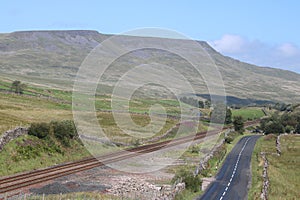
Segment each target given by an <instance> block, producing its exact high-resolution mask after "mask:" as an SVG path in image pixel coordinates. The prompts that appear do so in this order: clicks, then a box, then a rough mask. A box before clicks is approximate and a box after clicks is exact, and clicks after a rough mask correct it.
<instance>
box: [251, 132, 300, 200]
mask: <svg viewBox="0 0 300 200" xmlns="http://www.w3.org/2000/svg"><path fill="white" fill-rule="evenodd" d="M275 141H276V136H274V135H268V136H264V137H262V138H260V139H259V140H258V141H257V143H256V146H255V149H254V152H253V155H252V161H251V165H252V187H251V189H250V191H249V199H260V192H261V189H262V169H263V161H262V158H261V156H260V152H266V153H267V154H266V155H267V159H268V161H269V167H268V176H269V181H270V187H269V191H268V198H269V199H278V200H281V199H282V200H283V199H299V198H300V193H299V186H300V176H299V172H300V169H299V167H300V157H299V155H300V136H299V135H298V136H297V135H287V136H282V137H281V139H280V143H281V151H282V154H281V156H278V155H277V154H276V148H275Z"/></svg>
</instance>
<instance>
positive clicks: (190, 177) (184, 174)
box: [173, 169, 202, 192]
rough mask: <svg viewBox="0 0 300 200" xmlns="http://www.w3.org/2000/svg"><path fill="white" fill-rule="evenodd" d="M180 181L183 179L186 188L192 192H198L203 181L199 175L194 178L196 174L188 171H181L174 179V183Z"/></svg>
mask: <svg viewBox="0 0 300 200" xmlns="http://www.w3.org/2000/svg"><path fill="white" fill-rule="evenodd" d="M178 179H182V182H184V183H185V188H186V189H188V190H191V191H192V192H198V191H199V189H200V187H201V184H202V181H201V179H200V177H199V176H198V175H196V176H194V174H193V173H192V172H191V171H189V170H186V169H180V170H179V171H178V172H177V173H176V174H175V177H174V178H173V182H175V181H177V180H178Z"/></svg>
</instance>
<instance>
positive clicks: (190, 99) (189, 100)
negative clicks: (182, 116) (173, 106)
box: [180, 96, 204, 108]
mask: <svg viewBox="0 0 300 200" xmlns="http://www.w3.org/2000/svg"><path fill="white" fill-rule="evenodd" d="M180 101H182V102H183V103H186V104H188V105H191V106H193V107H196V108H204V102H203V101H199V100H198V99H194V98H193V97H185V96H184V97H181V98H180Z"/></svg>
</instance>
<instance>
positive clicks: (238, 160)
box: [220, 137, 250, 200]
mask: <svg viewBox="0 0 300 200" xmlns="http://www.w3.org/2000/svg"><path fill="white" fill-rule="evenodd" d="M249 140H250V137H249V138H248V139H247V140H246V142H245V144H244V146H243V148H242V149H241V151H240V153H239V157H238V159H237V161H236V163H235V167H234V169H233V172H232V174H231V178H230V180H229V183H228V184H227V187H226V188H225V191H224V192H223V194H222V196H221V197H220V200H222V199H223V198H224V196H225V195H226V192H227V190H228V189H229V186H230V184H231V182H232V179H233V177H234V175H235V172H236V169H237V166H238V164H239V162H240V158H241V156H242V152H243V151H244V149H245V147H246V145H247V143H248V141H249Z"/></svg>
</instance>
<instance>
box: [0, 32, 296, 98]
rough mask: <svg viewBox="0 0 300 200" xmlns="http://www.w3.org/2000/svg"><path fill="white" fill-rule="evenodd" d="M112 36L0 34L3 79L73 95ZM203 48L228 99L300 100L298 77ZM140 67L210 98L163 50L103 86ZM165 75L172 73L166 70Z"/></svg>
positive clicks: (119, 67) (119, 70)
mask: <svg viewBox="0 0 300 200" xmlns="http://www.w3.org/2000/svg"><path fill="white" fill-rule="evenodd" d="M108 37H109V35H104V34H100V33H98V32H96V31H26V32H14V33H9V34H0V76H2V77H11V78H12V79H20V80H23V81H26V80H27V81H28V80H29V79H30V81H31V82H34V83H36V84H42V85H44V86H49V87H56V88H64V89H66V88H67V89H69V90H70V89H71V87H72V83H73V81H74V78H75V76H76V73H77V70H78V68H79V66H80V65H81V63H82V61H83V60H84V58H85V57H86V56H87V55H88V53H89V52H90V51H91V50H92V49H93V48H94V47H95V46H97V45H98V44H99V42H101V41H103V40H105V39H106V38H108ZM132 38H133V37H125V36H124V37H123V42H124V43H129V42H131V41H132ZM147 39H149V38H147ZM151 40H152V41H153V43H157V42H159V43H163V44H165V45H169V46H171V45H172V44H173V43H174V41H176V42H177V44H181V45H179V46H178V45H177V46H176V48H185V47H184V45H185V44H186V41H185V40H171V39H159V38H151ZM199 44H200V45H201V46H202V47H203V49H205V51H206V52H207V53H208V54H209V55H210V56H211V59H212V60H211V61H213V62H215V64H216V65H217V66H218V68H219V71H220V73H221V75H222V77H223V80H224V83H225V88H226V92H227V95H230V96H235V97H239V98H244V99H249V98H251V99H260V100H271V101H285V102H297V101H300V96H299V95H298V94H299V92H300V83H299V81H298V80H299V79H300V75H299V74H297V73H293V72H289V71H285V70H280V69H272V68H263V67H257V66H254V65H250V64H247V63H243V62H240V61H238V60H234V59H232V58H229V57H225V56H223V55H221V54H220V53H218V52H216V51H215V50H214V49H212V48H211V47H210V46H209V45H208V44H207V43H206V42H199ZM174 48H175V47H174ZM184 51H185V52H187V53H191V54H192V53H193V51H194V50H193V49H192V48H191V49H185V50H184ZM203 60H206V61H205V62H203V63H202V64H203V66H202V67H201V69H199V70H200V71H201V70H202V72H203V71H209V70H210V69H211V68H210V67H211V65H214V63H213V62H211V63H207V61H208V60H210V58H204V59H203ZM132 62H133V63H132ZM136 63H140V64H142V63H143V64H144V63H161V64H165V65H168V66H172V67H173V68H174V69H176V70H177V71H178V72H179V73H181V74H182V75H184V76H185V77H186V78H187V79H188V80H189V82H191V83H192V84H193V85H194V86H195V88H196V92H197V93H199V94H207V93H208V91H207V88H206V85H205V82H204V80H203V78H201V76H200V75H198V74H197V73H195V70H193V68H192V67H191V66H190V64H189V63H188V62H187V61H185V60H183V59H181V58H180V57H179V56H177V55H175V54H172V53H170V52H163V51H161V50H149V49H144V50H140V51H137V52H132V53H129V54H128V55H126V56H125V58H120V59H117V60H116V61H115V62H114V63H113V64H112V66H111V67H110V68H109V69H108V70H107V72H106V75H107V76H105V75H104V77H103V83H104V84H106V85H112V84H113V83H114V82H115V81H116V79H117V78H118V77H119V76H120V75H122V74H123V73H124V72H126V71H128V69H130V67H131V66H132V65H133V64H136ZM160 74H168V72H165V71H161V72H160ZM136 78H137V77H136ZM139 78H141V79H143V77H139ZM156 95H159V93H158V94H156Z"/></svg>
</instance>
